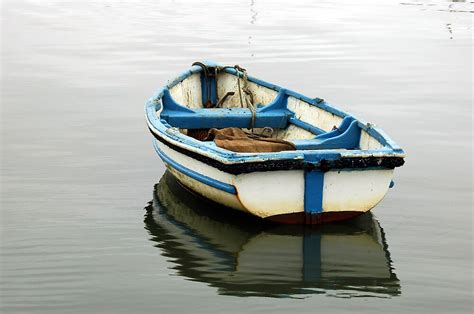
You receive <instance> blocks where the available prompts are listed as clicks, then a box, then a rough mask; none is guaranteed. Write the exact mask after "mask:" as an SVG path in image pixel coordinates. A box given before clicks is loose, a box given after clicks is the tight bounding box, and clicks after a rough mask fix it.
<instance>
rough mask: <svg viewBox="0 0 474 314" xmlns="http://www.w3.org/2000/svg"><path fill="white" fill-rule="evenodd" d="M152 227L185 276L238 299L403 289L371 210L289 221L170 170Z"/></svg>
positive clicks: (158, 193)
mask: <svg viewBox="0 0 474 314" xmlns="http://www.w3.org/2000/svg"><path fill="white" fill-rule="evenodd" d="M146 209H147V213H146V215H145V225H146V229H147V230H148V231H149V233H150V234H151V235H152V237H151V241H153V242H156V247H158V248H160V249H161V252H162V253H161V254H163V255H164V256H166V257H168V258H169V260H170V261H171V262H173V263H174V264H176V266H175V267H173V269H176V271H177V273H178V274H179V275H180V276H184V277H186V278H188V279H190V280H193V281H199V282H205V283H207V284H209V285H211V286H213V287H217V288H218V293H219V294H225V295H236V296H270V297H298V296H302V295H304V294H313V293H324V294H329V295H333V296H339V297H354V296H373V297H391V296H397V295H399V294H400V293H401V291H400V290H401V287H400V282H399V280H398V279H397V277H396V275H395V273H394V272H393V269H392V267H391V260H390V254H389V252H388V250H387V245H386V243H385V237H384V233H383V230H382V228H381V227H380V226H379V224H378V222H377V221H376V220H375V218H374V217H373V216H372V214H370V213H368V214H366V215H363V216H360V217H359V218H357V219H354V220H351V221H348V222H344V223H339V224H333V225H327V226H323V227H310V226H282V225H273V224H268V223H265V224H263V223H262V222H261V221H259V220H255V219H254V218H251V217H247V215H244V214H241V213H238V212H232V211H230V210H228V209H225V208H222V207H220V206H218V205H215V204H211V203H209V202H208V201H206V200H204V199H202V198H200V197H197V196H195V195H194V194H191V193H190V192H188V191H187V190H186V189H185V188H183V187H182V186H181V185H180V184H179V183H178V182H177V181H176V180H175V179H174V178H173V177H172V175H170V174H169V173H165V175H164V176H163V177H162V179H161V180H160V182H159V183H158V184H157V185H156V186H155V191H154V197H153V201H152V202H150V204H149V206H148V207H147V208H146Z"/></svg>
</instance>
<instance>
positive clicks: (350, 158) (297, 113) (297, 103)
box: [146, 67, 404, 217]
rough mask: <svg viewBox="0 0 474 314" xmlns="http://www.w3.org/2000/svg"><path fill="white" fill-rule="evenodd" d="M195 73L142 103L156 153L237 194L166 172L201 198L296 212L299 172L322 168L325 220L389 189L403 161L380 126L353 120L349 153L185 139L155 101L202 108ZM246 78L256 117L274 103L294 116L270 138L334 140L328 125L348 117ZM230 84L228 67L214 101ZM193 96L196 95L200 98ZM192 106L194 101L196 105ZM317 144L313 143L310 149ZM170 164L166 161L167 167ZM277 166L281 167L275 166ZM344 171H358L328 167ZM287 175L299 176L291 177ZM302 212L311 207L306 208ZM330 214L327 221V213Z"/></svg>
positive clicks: (300, 201)
mask: <svg viewBox="0 0 474 314" xmlns="http://www.w3.org/2000/svg"><path fill="white" fill-rule="evenodd" d="M200 70H201V69H200V67H192V68H191V69H190V70H188V71H186V72H185V73H183V74H182V75H180V76H178V78H176V79H175V80H173V81H172V82H170V83H169V84H168V85H167V86H166V87H165V88H164V89H162V90H160V91H158V92H157V93H155V95H154V96H153V97H152V98H151V99H150V100H149V101H148V102H147V104H146V116H147V123H148V126H149V128H150V130H151V132H152V133H153V134H154V135H155V137H156V138H157V139H159V140H160V143H159V144H158V145H159V147H160V149H162V150H163V151H164V152H165V153H166V154H167V156H169V158H170V160H173V161H176V162H177V163H178V164H180V165H183V167H187V169H192V171H194V172H195V173H199V174H202V175H203V176H205V177H208V178H210V179H213V180H217V181H219V182H222V183H223V184H227V185H228V186H227V187H229V186H235V189H236V192H237V194H236V195H235V196H234V198H231V199H229V195H231V196H232V193H228V192H226V191H225V189H224V190H222V189H216V187H215V186H214V187H213V186H212V184H211V185H209V184H206V180H205V179H203V180H197V179H199V178H200V177H199V176H197V175H189V173H188V175H186V174H185V173H183V172H180V171H177V170H176V168H173V171H172V173H173V175H176V176H177V177H179V178H178V179H179V180H180V181H181V182H182V183H183V184H184V185H186V186H187V187H189V188H190V189H192V190H194V191H196V192H197V193H199V194H201V195H203V196H206V197H208V198H210V199H213V200H214V201H216V202H219V203H221V204H224V205H228V206H232V207H234V208H239V209H241V210H246V211H249V212H252V213H253V214H254V215H256V216H258V217H283V216H284V215H293V214H302V213H304V208H305V206H304V202H305V201H304V199H305V197H304V194H305V183H304V182H305V180H304V173H305V171H306V172H307V173H311V172H312V171H310V172H308V169H310V170H311V169H313V171H314V170H315V169H319V170H317V171H321V170H322V171H327V172H321V173H324V176H321V177H322V178H323V179H324V180H323V182H324V191H323V193H322V200H323V201H322V212H321V213H320V214H321V215H322V214H324V215H325V216H327V217H332V216H334V217H335V215H336V214H337V215H340V216H350V215H354V213H355V214H356V213H361V212H364V211H367V210H369V209H370V208H372V207H373V206H375V205H376V204H377V203H378V202H379V201H380V200H381V199H382V198H383V196H384V195H385V193H386V192H387V189H388V186H389V185H390V182H391V178H392V174H393V169H391V168H393V167H396V166H400V165H401V164H403V160H402V162H399V160H398V159H401V158H403V157H404V152H403V150H402V149H401V148H400V147H399V146H398V145H397V144H395V143H394V142H393V141H392V140H391V139H390V138H389V137H388V136H387V135H386V134H385V133H383V132H382V131H381V130H380V129H378V128H376V127H375V126H373V125H370V124H367V123H364V122H362V121H360V120H357V119H356V123H355V124H352V125H353V126H354V125H355V126H357V127H358V128H360V129H357V130H359V132H360V135H357V136H359V141H358V144H357V143H356V144H355V145H354V146H355V147H354V148H353V149H352V145H351V147H347V148H350V149H341V147H340V145H339V144H337V143H335V144H334V145H331V146H328V147H327V148H324V149H311V147H309V146H308V147H307V149H305V150H296V151H285V152H277V153H260V154H257V153H235V152H230V151H227V150H224V149H222V148H219V147H217V146H215V145H210V144H212V143H210V144H209V145H208V144H205V143H203V142H200V141H198V140H196V139H193V138H191V137H188V136H186V132H181V131H180V130H179V129H177V128H173V127H172V126H171V125H173V123H168V122H167V121H165V120H164V119H160V115H161V112H162V110H163V105H162V103H161V98H162V96H163V94H164V93H166V89H169V90H170V94H171V97H172V99H173V101H175V102H176V103H178V104H180V105H181V104H183V105H184V106H188V108H200V107H202V101H203V99H202V92H201V85H199V86H198V84H197V81H198V80H197V79H196V78H197V77H199V76H200ZM248 80H249V83H248V87H249V89H250V90H251V91H252V93H253V95H254V100H255V102H256V103H261V104H262V105H265V106H264V107H261V108H260V109H259V112H262V113H263V112H272V111H269V109H270V108H273V107H274V106H273V105H274V104H279V105H278V106H280V107H281V105H283V107H281V108H280V107H278V108H279V110H280V109H281V110H289V111H288V112H289V113H290V114H291V115H293V116H292V117H290V119H289V120H290V121H291V122H292V123H293V124H289V125H287V126H286V127H281V126H278V127H277V128H276V131H275V133H274V135H273V136H274V137H276V138H283V139H287V140H288V139H289V140H296V141H297V140H302V139H312V138H314V137H315V135H316V136H318V134H314V133H319V132H320V131H322V132H326V133H323V134H324V136H322V137H321V139H319V140H316V141H315V143H316V142H318V141H320V142H321V141H326V140H328V139H330V140H332V137H334V139H335V137H337V136H338V135H337V134H336V133H337V132H331V130H332V129H333V127H334V126H336V127H338V128H340V130H341V132H342V130H343V124H341V122H342V121H343V118H344V117H349V115H348V114H346V113H345V112H343V111H340V110H338V109H335V108H333V107H332V106H331V105H330V104H328V103H327V102H325V101H323V100H321V99H310V98H308V97H306V96H303V95H300V94H298V93H295V92H293V91H288V90H285V89H282V88H281V87H278V86H276V85H273V84H270V83H267V82H264V81H261V80H258V79H256V78H253V77H250V76H249V78H248ZM236 82H237V77H236V76H235V70H234V69H226V70H225V71H224V72H221V73H220V74H219V75H218V79H217V94H218V97H222V96H223V95H224V94H225V93H227V92H228V91H232V90H233V89H235V88H236ZM199 83H200V80H199ZM198 95H200V96H198ZM235 96H237V97H235ZM199 97H201V99H200V100H199ZM237 99H238V95H237V94H236V95H234V97H232V98H230V99H229V100H228V102H227V104H225V105H224V107H226V106H227V107H240V101H238V100H237ZM279 99H284V100H285V102H279ZM286 100H287V102H286ZM199 102H201V103H200V104H199V106H197V104H198V103H199ZM209 110H213V109H209ZM234 110H235V109H234ZM272 110H273V109H272ZM209 112H211V111H209ZM204 113H205V112H203V114H204ZM353 119H355V118H353ZM344 121H345V120H344ZM170 124H171V125H170ZM262 126H263V125H262ZM309 126H311V127H309ZM333 133H334V135H333ZM351 134H353V133H351ZM323 138H324V139H323ZM316 144H318V143H316ZM322 147H324V146H321V147H320V146H318V145H316V146H314V148H322ZM334 148H336V149H334ZM170 160H168V164H171V162H169V161H170ZM392 160H393V162H392ZM386 161H387V162H386ZM280 163H281V167H283V168H281V167H280ZM254 165H255V167H254ZM344 167H357V170H355V169H353V171H338V170H334V169H333V168H344ZM367 167H376V168H377V169H370V168H367ZM385 167H387V168H389V169H387V168H385ZM234 168H235V169H234ZM244 168H245V169H244ZM247 168H248V169H247ZM359 168H361V169H359ZM364 168H367V169H364ZM250 169H252V170H251V171H250ZM279 169H285V170H279ZM287 169H295V170H287ZM247 170H248V171H247ZM328 170H329V171H328ZM253 171H257V172H253ZM374 171H375V172H374ZM377 171H378V172H377ZM195 173H194V174H195ZM292 173H294V174H298V175H296V176H294V177H293V176H292ZM191 174H193V173H191ZM295 178H297V179H295ZM201 179H202V178H201ZM277 182H284V184H281V191H279V188H280V186H278V183H277ZM319 182H320V181H319ZM207 183H209V182H207ZM266 187H269V188H266ZM289 187H291V194H290V193H289V192H288V191H289ZM215 190H217V191H218V192H217V191H215ZM228 190H229V191H230V189H228ZM257 192H258V193H257ZM284 192H286V195H285V194H284ZM222 193H223V194H222ZM282 195H283V196H282ZM290 195H291V196H290ZM341 196H342V197H341ZM269 204H270V205H269ZM265 205H266V206H265ZM308 208H313V209H314V208H316V207H315V206H309V207H308ZM309 211H313V213H311V215H313V214H314V212H317V211H316V210H309ZM329 214H331V216H328V215H329ZM321 217H322V216H321Z"/></svg>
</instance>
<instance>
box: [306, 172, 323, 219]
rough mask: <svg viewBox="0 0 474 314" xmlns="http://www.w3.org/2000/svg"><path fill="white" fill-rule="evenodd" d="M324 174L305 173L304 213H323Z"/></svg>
mask: <svg viewBox="0 0 474 314" xmlns="http://www.w3.org/2000/svg"><path fill="white" fill-rule="evenodd" d="M323 187H324V172H322V171H320V170H306V171H305V172H304V211H305V213H308V214H319V213H321V212H322V211H323Z"/></svg>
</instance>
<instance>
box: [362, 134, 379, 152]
mask: <svg viewBox="0 0 474 314" xmlns="http://www.w3.org/2000/svg"><path fill="white" fill-rule="evenodd" d="M359 147H360V149H362V150H368V149H381V148H383V145H382V144H381V143H380V142H379V141H378V140H377V139H376V138H374V137H373V136H370V135H369V133H367V131H364V130H362V131H361V132H360V141H359Z"/></svg>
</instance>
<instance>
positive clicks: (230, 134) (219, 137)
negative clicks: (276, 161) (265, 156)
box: [206, 128, 296, 153]
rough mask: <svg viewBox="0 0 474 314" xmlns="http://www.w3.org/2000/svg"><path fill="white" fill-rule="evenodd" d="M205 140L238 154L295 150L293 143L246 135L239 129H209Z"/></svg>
mask: <svg viewBox="0 0 474 314" xmlns="http://www.w3.org/2000/svg"><path fill="white" fill-rule="evenodd" d="M206 140H214V143H216V145H217V146H218V147H221V148H224V149H227V150H230V151H233V152H239V153H270V152H281V151H287V150H296V146H295V145H294V144H293V143H290V142H287V141H284V140H279V139H274V138H265V137H261V136H258V135H254V134H247V133H246V132H244V131H243V130H242V129H240V128H224V129H210V130H209V134H208V136H207V138H206Z"/></svg>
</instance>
